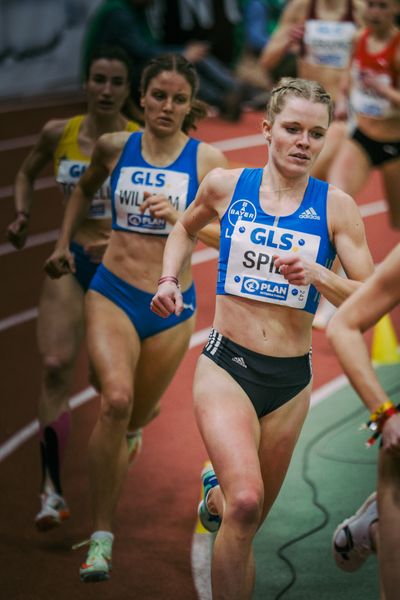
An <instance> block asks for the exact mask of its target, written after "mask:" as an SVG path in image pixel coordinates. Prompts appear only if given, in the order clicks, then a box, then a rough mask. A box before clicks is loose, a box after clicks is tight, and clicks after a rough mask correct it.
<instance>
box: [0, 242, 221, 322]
mask: <svg viewBox="0 0 400 600" xmlns="http://www.w3.org/2000/svg"><path fill="white" fill-rule="evenodd" d="M49 233H52V232H49ZM56 233H57V232H56ZM54 239H56V238H54ZM48 241H50V240H48ZM0 255H1V247H0ZM217 256H218V252H217V250H214V248H204V250H196V252H194V253H193V256H192V264H193V265H200V264H202V263H204V262H208V261H210V260H214V259H215V258H217ZM37 314H38V311H37V308H29V309H28V310H24V311H23V312H20V313H16V314H15V315H11V317H6V318H4V319H0V332H1V331H5V330H6V329H10V327H15V326H16V325H20V324H21V323H26V321H30V320H31V319H36V317H37Z"/></svg>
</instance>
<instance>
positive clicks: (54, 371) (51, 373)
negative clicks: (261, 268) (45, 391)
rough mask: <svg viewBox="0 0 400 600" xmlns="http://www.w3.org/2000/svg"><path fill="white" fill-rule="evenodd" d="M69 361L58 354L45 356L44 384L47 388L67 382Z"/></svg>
mask: <svg viewBox="0 0 400 600" xmlns="http://www.w3.org/2000/svg"><path fill="white" fill-rule="evenodd" d="M70 369H71V363H70V361H66V360H63V359H62V358H60V357H58V356H45V357H44V361H43V370H44V384H45V386H46V387H47V388H50V389H51V388H57V387H60V386H63V385H65V384H66V383H67V381H68V377H69V375H70Z"/></svg>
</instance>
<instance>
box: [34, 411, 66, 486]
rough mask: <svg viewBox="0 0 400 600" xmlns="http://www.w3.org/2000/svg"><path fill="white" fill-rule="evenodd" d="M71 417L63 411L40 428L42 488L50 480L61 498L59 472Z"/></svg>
mask: <svg viewBox="0 0 400 600" xmlns="http://www.w3.org/2000/svg"><path fill="white" fill-rule="evenodd" d="M70 427H71V415H70V413H69V411H64V412H63V413H61V415H60V416H59V417H58V419H56V420H55V421H52V422H51V423H48V424H47V425H45V426H42V425H41V426H40V450H41V458H42V477H43V479H42V488H44V487H45V485H46V482H48V480H50V482H51V485H52V486H53V488H54V491H55V492H56V493H57V494H59V495H60V496H62V489H61V480H60V471H61V466H62V463H63V459H64V454H65V448H66V445H67V441H68V437H69V431H70Z"/></svg>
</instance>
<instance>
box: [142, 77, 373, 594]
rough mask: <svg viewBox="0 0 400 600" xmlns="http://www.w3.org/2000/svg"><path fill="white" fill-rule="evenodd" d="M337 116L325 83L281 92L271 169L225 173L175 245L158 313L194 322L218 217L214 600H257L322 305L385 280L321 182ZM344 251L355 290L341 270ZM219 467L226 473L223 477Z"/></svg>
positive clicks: (208, 438) (200, 401)
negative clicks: (189, 304)
mask: <svg viewBox="0 0 400 600" xmlns="http://www.w3.org/2000/svg"><path fill="white" fill-rule="evenodd" d="M331 113H332V105H331V99H330V97H329V95H328V94H326V92H325V90H324V89H323V88H322V87H321V86H320V85H319V84H317V83H316V82H310V81H305V80H302V79H288V78H286V79H283V80H282V81H281V82H280V83H278V85H277V87H276V88H275V89H274V90H272V94H271V99H270V101H269V105H268V109H267V116H266V119H265V120H264V121H263V132H264V136H265V138H266V140H267V143H268V146H269V158H268V163H267V165H266V166H265V167H264V168H261V169H232V170H223V169H216V170H215V171H213V172H212V173H210V175H208V176H207V177H206V179H205V180H204V182H203V183H202V185H201V186H200V189H199V192H198V195H197V197H196V199H195V201H194V202H193V204H192V205H191V206H190V207H189V208H188V209H187V211H186V212H185V213H184V215H183V217H182V218H181V219H180V220H179V221H178V223H177V224H176V225H175V228H174V230H173V231H172V233H171V234H170V236H169V239H168V242H167V245H166V248H165V252H164V261H163V270H162V277H161V280H160V284H159V287H158V291H157V293H156V295H155V296H154V298H153V300H152V308H153V311H154V312H155V313H156V314H158V315H160V316H164V317H168V315H170V314H171V313H174V314H176V315H179V314H181V313H182V309H183V303H182V295H181V292H180V290H179V287H178V285H177V281H178V279H177V278H178V277H179V276H180V273H181V272H182V267H183V265H185V264H186V263H187V261H188V260H189V257H190V253H191V250H192V248H193V242H192V240H193V237H194V236H195V235H196V233H197V231H198V230H200V229H201V228H202V227H204V226H205V225H206V224H207V223H208V222H209V221H210V220H212V219H215V218H219V220H220V223H221V244H220V258H219V269H218V283H217V299H216V312H215V318H214V324H213V330H212V331H211V334H210V338H209V341H208V343H207V344H206V346H205V348H204V350H203V353H202V355H201V356H200V358H199V361H198V365H197V370H196V375H195V382H194V408H195V415H196V419H197V423H198V426H199V428H200V432H201V434H202V436H203V439H204V442H205V445H206V448H207V450H208V453H209V456H210V459H211V461H212V465H213V467H207V468H206V469H205V470H204V471H203V474H202V480H203V490H204V493H203V500H202V501H201V503H200V505H199V516H200V519H201V522H202V523H203V525H204V526H205V527H206V529H208V530H209V531H217V532H218V533H217V537H216V539H215V542H214V549H213V557H212V591H213V598H214V600H222V598H229V599H230V600H250V598H251V597H252V592H253V587H254V580H255V574H254V557H253V548H252V544H253V539H254V536H255V534H256V531H257V529H258V528H259V527H260V525H261V524H262V522H263V521H264V519H265V517H266V515H267V514H268V512H269V510H270V508H271V506H272V504H273V502H274V500H275V498H276V496H277V495H278V493H279V490H280V488H281V485H282V483H283V480H284V477H285V474H286V471H287V468H288V466H289V462H290V459H291V456H292V453H293V449H294V446H295V444H296V440H297V438H298V436H299V434H300V431H301V427H302V425H303V422H304V419H305V416H306V414H307V410H308V406H309V400H310V394H311V378H312V371H311V356H310V347H311V326H312V321H313V317H314V313H315V310H316V308H317V305H318V299H319V294H321V293H322V294H324V295H325V296H327V297H328V298H329V300H330V301H331V302H334V303H335V304H339V303H340V302H341V301H342V300H343V299H345V298H346V297H347V296H348V295H349V294H350V293H351V292H352V291H353V290H354V289H355V288H357V287H358V286H359V285H360V283H359V281H361V280H364V279H365V278H366V277H368V276H369V275H370V273H371V272H372V270H373V263H372V259H371V256H370V253H369V250H368V247H367V244H366V240H365V233H364V227H363V223H362V219H361V215H360V213H359V211H358V209H357V206H356V204H355V203H354V201H353V199H352V198H351V197H350V196H348V195H347V194H345V193H344V192H342V191H341V190H339V189H337V188H332V187H331V186H329V185H328V184H327V183H326V182H323V181H320V180H318V179H314V178H313V177H310V170H311V169H312V166H313V164H314V162H315V160H316V159H317V157H318V154H319V152H320V151H321V149H322V147H323V144H324V138H325V134H326V131H327V129H328V126H329V122H330V116H331ZM336 252H337V254H338V256H339V257H340V260H341V261H342V264H343V266H344V268H345V270H346V273H347V275H348V277H349V279H345V278H341V277H339V276H337V275H336V274H335V273H332V272H331V271H330V270H329V267H330V266H331V264H332V261H333V259H334V256H335V254H336ZM214 469H215V471H214Z"/></svg>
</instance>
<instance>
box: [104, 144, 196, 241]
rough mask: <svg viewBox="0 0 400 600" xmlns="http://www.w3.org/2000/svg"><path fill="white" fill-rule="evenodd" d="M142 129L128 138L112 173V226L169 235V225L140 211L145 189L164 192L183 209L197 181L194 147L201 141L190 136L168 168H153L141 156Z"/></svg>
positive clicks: (137, 231) (177, 207)
mask: <svg viewBox="0 0 400 600" xmlns="http://www.w3.org/2000/svg"><path fill="white" fill-rule="evenodd" d="M142 135H143V133H142V132H137V133H133V134H132V135H131V136H130V137H129V138H128V140H127V142H126V144H125V147H124V150H123V152H122V154H121V157H120V159H119V161H118V164H117V166H116V167H115V169H114V171H113V172H112V174H111V191H112V228H113V229H116V230H119V231H131V232H135V233H147V234H153V235H168V234H169V232H170V231H171V229H172V225H171V224H169V223H167V222H166V221H165V220H164V219H157V218H154V217H152V216H151V215H150V213H149V211H148V210H147V211H146V212H145V213H143V214H142V213H141V212H140V210H139V209H140V206H141V204H142V203H143V201H144V192H150V193H151V194H165V196H167V197H168V198H169V200H170V202H171V203H172V205H173V206H174V207H175V208H176V209H177V210H179V211H180V212H183V211H184V210H185V208H187V207H188V206H189V204H191V202H193V200H194V198H195V196H196V192H197V189H198V187H199V181H198V177H197V150H198V147H199V144H200V142H199V141H198V140H195V139H193V138H189V139H188V142H187V144H186V146H185V147H184V148H183V150H182V152H181V153H180V155H179V156H178V158H177V159H176V160H175V161H174V162H173V163H171V164H170V165H168V166H167V167H156V166H154V165H151V164H150V163H148V162H146V161H145V159H144V158H143V156H142V149H141V145H142Z"/></svg>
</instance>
